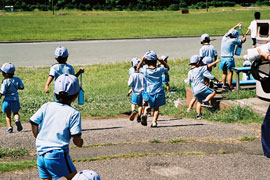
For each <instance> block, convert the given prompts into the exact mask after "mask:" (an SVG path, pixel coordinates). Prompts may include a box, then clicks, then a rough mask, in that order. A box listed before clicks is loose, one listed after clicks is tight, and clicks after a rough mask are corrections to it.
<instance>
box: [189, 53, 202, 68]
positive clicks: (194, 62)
mask: <svg viewBox="0 0 270 180" xmlns="http://www.w3.org/2000/svg"><path fill="white" fill-rule="evenodd" d="M189 65H191V66H199V65H200V56H198V55H193V56H191V58H190V63H189Z"/></svg>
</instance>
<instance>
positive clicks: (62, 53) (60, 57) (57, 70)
mask: <svg viewBox="0 0 270 180" xmlns="http://www.w3.org/2000/svg"><path fill="white" fill-rule="evenodd" d="M68 56H69V54H68V50H67V48H65V47H63V46H59V47H57V48H56V49H55V51H54V58H55V60H56V61H57V62H58V63H56V64H53V65H52V66H51V68H50V73H49V77H48V79H47V82H46V84H45V93H49V86H50V84H51V82H52V81H53V80H56V79H57V78H58V77H59V76H60V75H61V74H72V75H75V76H76V77H79V76H80V74H82V73H83V72H84V69H83V68H81V69H80V70H79V71H78V72H77V73H76V74H75V72H74V68H73V67H72V66H71V65H69V64H67V59H68Z"/></svg>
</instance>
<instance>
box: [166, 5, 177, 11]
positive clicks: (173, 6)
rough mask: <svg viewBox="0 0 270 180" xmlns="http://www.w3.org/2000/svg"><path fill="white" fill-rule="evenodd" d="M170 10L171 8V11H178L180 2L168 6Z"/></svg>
mask: <svg viewBox="0 0 270 180" xmlns="http://www.w3.org/2000/svg"><path fill="white" fill-rule="evenodd" d="M168 10H170V11H177V10H179V4H171V5H170V6H169V7H168Z"/></svg>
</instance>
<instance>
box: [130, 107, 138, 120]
mask: <svg viewBox="0 0 270 180" xmlns="http://www.w3.org/2000/svg"><path fill="white" fill-rule="evenodd" d="M136 115H137V111H136V110H134V111H132V113H131V115H130V116H129V120H130V121H133V120H134V118H135V116H136Z"/></svg>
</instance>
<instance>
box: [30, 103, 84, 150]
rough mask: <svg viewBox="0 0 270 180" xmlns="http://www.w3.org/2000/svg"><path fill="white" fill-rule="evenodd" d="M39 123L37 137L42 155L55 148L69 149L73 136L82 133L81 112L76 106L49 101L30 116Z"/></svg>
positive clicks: (31, 120)
mask: <svg viewBox="0 0 270 180" xmlns="http://www.w3.org/2000/svg"><path fill="white" fill-rule="evenodd" d="M30 122H31V123H33V124H36V125H39V133H38V136H37V138H36V147H37V153H38V154H39V155H42V154H44V153H46V152H48V151H50V150H53V149H68V146H69V142H70V139H71V137H72V136H75V135H79V134H81V114H80V112H79V111H78V110H76V109H75V108H73V107H71V106H69V105H65V104H61V103H56V102H49V103H46V104H44V105H42V106H41V108H40V109H39V110H38V111H37V112H36V113H35V114H34V115H33V116H32V117H31V118H30Z"/></svg>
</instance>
